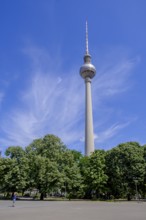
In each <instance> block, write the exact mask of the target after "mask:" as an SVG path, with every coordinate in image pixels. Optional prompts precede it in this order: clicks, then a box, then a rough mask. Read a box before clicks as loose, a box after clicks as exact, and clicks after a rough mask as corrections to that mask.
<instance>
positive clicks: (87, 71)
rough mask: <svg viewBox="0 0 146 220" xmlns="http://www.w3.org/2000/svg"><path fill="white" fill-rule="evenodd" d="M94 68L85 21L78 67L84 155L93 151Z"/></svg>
mask: <svg viewBox="0 0 146 220" xmlns="http://www.w3.org/2000/svg"><path fill="white" fill-rule="evenodd" d="M95 74H96V69H95V67H94V66H93V64H92V63H91V56H90V54H89V49H88V24H87V21H86V52H85V55H84V64H83V65H82V66H81V68H80V75H81V77H82V78H83V79H84V80H85V155H86V156H89V155H90V154H91V153H92V152H93V151H94V132H93V115H92V94H91V79H92V78H93V77H94V76H95Z"/></svg>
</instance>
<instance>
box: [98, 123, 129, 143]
mask: <svg viewBox="0 0 146 220" xmlns="http://www.w3.org/2000/svg"><path fill="white" fill-rule="evenodd" d="M129 123H130V121H128V122H126V123H116V124H113V125H112V126H110V127H109V128H107V129H105V130H104V131H102V132H99V133H98V134H96V135H95V142H96V143H97V144H98V143H104V142H105V141H107V140H108V139H110V138H112V137H113V136H115V135H116V134H117V133H118V132H119V131H120V130H121V129H123V128H125V127H127V126H128V125H129Z"/></svg>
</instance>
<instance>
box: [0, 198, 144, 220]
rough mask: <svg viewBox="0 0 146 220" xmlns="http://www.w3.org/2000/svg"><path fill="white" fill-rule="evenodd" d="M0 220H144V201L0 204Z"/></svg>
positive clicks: (8, 202)
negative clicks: (13, 205)
mask: <svg viewBox="0 0 146 220" xmlns="http://www.w3.org/2000/svg"><path fill="white" fill-rule="evenodd" d="M0 220H146V202H139V203H138V202H93V201H60V202H56V201H17V202H16V206H15V207H12V202H11V201H0Z"/></svg>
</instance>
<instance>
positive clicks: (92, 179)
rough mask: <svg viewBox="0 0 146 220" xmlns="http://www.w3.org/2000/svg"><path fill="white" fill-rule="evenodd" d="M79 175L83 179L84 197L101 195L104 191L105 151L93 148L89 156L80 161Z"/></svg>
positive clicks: (105, 180)
mask: <svg viewBox="0 0 146 220" xmlns="http://www.w3.org/2000/svg"><path fill="white" fill-rule="evenodd" d="M80 168H81V175H82V177H83V181H84V190H85V198H92V197H93V195H94V196H95V197H96V196H97V197H101V196H102V194H103V193H105V191H106V189H105V185H106V182H107V178H108V177H107V175H106V174H105V152H104V151H103V150H95V151H94V153H92V154H91V156H89V157H86V156H85V157H84V158H82V160H81V163H80Z"/></svg>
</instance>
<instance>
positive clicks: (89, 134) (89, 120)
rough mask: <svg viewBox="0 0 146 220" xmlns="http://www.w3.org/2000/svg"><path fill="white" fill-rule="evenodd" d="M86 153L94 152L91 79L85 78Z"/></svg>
mask: <svg viewBox="0 0 146 220" xmlns="http://www.w3.org/2000/svg"><path fill="white" fill-rule="evenodd" d="M85 94H86V96H85V99H86V100H85V155H87V156H88V155H90V153H92V152H94V132H93V116H92V96H91V79H90V78H89V77H87V78H85Z"/></svg>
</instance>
